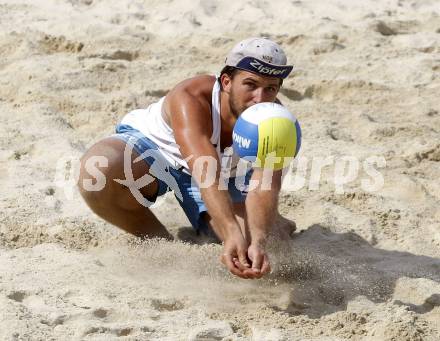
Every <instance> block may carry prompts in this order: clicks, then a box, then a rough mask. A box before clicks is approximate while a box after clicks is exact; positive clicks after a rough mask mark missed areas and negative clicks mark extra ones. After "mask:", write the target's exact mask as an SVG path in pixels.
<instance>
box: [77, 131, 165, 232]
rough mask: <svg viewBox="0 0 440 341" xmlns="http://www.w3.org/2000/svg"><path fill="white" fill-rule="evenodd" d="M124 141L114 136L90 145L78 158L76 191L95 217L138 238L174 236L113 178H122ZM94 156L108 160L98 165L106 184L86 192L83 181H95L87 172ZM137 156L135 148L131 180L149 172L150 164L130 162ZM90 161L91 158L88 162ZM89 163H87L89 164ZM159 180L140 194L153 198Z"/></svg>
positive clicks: (151, 183)
mask: <svg viewBox="0 0 440 341" xmlns="http://www.w3.org/2000/svg"><path fill="white" fill-rule="evenodd" d="M125 147H126V143H125V142H124V141H122V140H120V139H117V138H112V137H109V138H106V139H104V140H101V141H99V142H98V143H96V144H95V145H93V146H92V147H91V148H90V149H89V150H88V151H87V152H86V153H85V154H84V156H83V157H82V158H81V170H80V177H79V182H78V186H79V190H80V193H81V195H82V197H83V198H84V200H85V201H86V203H87V205H88V206H89V207H90V208H91V209H92V211H93V212H95V213H96V214H97V215H98V216H100V217H101V218H103V219H105V220H106V221H108V222H109V223H111V224H113V225H116V226H118V227H119V228H121V229H123V230H124V231H127V232H129V233H131V234H133V235H135V236H138V237H161V238H167V239H172V238H173V237H172V236H171V235H170V233H169V232H168V231H167V230H166V228H165V227H164V226H163V225H162V223H161V222H160V221H159V220H158V219H157V218H156V217H155V216H154V214H153V213H152V212H151V211H150V210H149V209H148V208H147V207H145V206H143V205H142V204H141V203H139V202H138V201H137V200H136V198H135V197H134V196H133V194H132V193H131V192H130V189H129V188H128V187H126V186H124V185H122V184H120V183H118V182H116V181H114V179H122V180H123V179H125V174H124V151H125ZM94 156H103V157H105V158H106V159H107V160H108V165H107V167H98V166H97V165H94V167H96V168H97V169H99V171H101V172H102V173H103V174H104V176H105V179H106V183H105V186H104V188H103V189H102V190H100V191H88V190H87V189H86V188H85V187H86V186H85V183H84V180H88V179H90V180H91V181H92V183H95V182H96V179H95V178H94V176H92V175H91V174H89V172H88V171H87V169H86V163H87V161H88V160H90V158H91V157H94ZM138 156H139V155H138V153H136V151H135V150H132V153H131V170H132V173H133V178H134V180H137V179H139V178H140V177H142V176H143V175H144V174H149V168H150V167H149V166H148V165H147V164H146V163H145V162H144V161H143V160H140V161H138V162H133V160H134V159H135V158H137V157H138ZM91 160H93V159H91ZM91 160H90V161H91ZM89 166H90V165H89ZM157 191H158V181H157V180H156V179H155V180H154V181H152V182H150V183H149V184H148V185H146V186H145V187H143V188H141V189H140V192H141V193H142V195H143V196H144V197H145V198H147V199H150V200H153V198H155V197H156V195H157Z"/></svg>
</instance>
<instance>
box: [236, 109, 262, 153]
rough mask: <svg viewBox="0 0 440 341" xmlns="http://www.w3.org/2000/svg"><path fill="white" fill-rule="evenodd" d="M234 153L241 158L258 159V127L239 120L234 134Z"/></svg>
mask: <svg viewBox="0 0 440 341" xmlns="http://www.w3.org/2000/svg"><path fill="white" fill-rule="evenodd" d="M232 141H233V148H234V151H235V152H236V153H237V154H238V155H239V156H240V157H242V158H243V157H253V158H256V155H257V153H258V125H256V124H253V123H251V122H249V121H246V120H244V119H242V118H241V117H239V118H238V120H237V122H236V123H235V127H234V132H233V133H232Z"/></svg>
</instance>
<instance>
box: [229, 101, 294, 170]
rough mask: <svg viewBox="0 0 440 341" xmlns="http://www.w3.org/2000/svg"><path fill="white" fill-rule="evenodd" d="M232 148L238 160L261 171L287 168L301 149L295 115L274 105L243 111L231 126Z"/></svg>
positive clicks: (266, 103) (267, 104)
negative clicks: (250, 162) (240, 159)
mask: <svg viewBox="0 0 440 341" xmlns="http://www.w3.org/2000/svg"><path fill="white" fill-rule="evenodd" d="M232 140H233V149H234V152H235V153H236V154H238V156H239V157H240V158H243V159H245V160H247V161H252V162H257V165H258V166H260V167H262V168H273V169H275V170H279V169H282V168H283V167H287V166H288V163H289V161H290V160H292V159H293V158H294V157H295V156H296V155H297V154H298V152H299V149H300V147H301V128H300V126H299V123H298V120H297V119H296V118H295V116H294V115H293V114H292V113H291V112H290V111H289V110H287V109H286V108H285V107H283V106H282V105H280V104H277V103H270V102H264V103H258V104H255V105H253V106H251V107H249V108H247V109H246V110H245V111H243V113H242V114H241V115H240V117H239V118H238V119H237V122H236V123H235V126H234V130H233V132H232Z"/></svg>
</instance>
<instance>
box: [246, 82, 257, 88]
mask: <svg viewBox="0 0 440 341" xmlns="http://www.w3.org/2000/svg"><path fill="white" fill-rule="evenodd" d="M245 85H246V86H247V87H248V88H250V89H255V88H256V86H255V84H254V83H245Z"/></svg>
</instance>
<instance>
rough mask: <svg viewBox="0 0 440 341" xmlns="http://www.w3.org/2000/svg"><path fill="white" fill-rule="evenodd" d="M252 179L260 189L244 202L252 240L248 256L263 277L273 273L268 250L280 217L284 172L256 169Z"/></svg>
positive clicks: (251, 193) (250, 194) (249, 194)
mask: <svg viewBox="0 0 440 341" xmlns="http://www.w3.org/2000/svg"><path fill="white" fill-rule="evenodd" d="M252 180H254V181H258V186H257V187H256V188H255V189H252V190H251V191H250V192H249V193H248V195H247V198H246V202H245V205H246V216H247V228H248V229H249V231H248V232H249V235H250V239H251V240H250V246H249V248H248V257H249V259H250V260H251V261H252V269H253V270H254V271H256V272H260V274H261V276H262V275H264V274H266V273H267V272H269V271H270V264H269V259H268V256H267V254H266V251H265V250H266V242H267V238H268V236H269V234H270V232H271V230H272V228H273V226H274V224H275V218H276V216H277V214H278V195H279V192H280V189H281V182H282V170H277V171H272V170H270V169H262V168H256V169H254V172H253V174H252V177H251V181H252Z"/></svg>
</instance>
